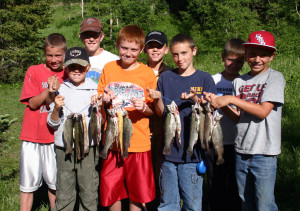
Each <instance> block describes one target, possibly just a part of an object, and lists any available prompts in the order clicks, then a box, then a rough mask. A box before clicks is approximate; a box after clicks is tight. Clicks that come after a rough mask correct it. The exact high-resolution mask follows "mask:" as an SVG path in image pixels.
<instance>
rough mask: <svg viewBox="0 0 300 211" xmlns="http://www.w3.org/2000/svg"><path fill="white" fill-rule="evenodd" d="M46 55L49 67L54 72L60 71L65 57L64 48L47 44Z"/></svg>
mask: <svg viewBox="0 0 300 211" xmlns="http://www.w3.org/2000/svg"><path fill="white" fill-rule="evenodd" d="M45 55H46V66H47V68H48V69H50V70H51V71H54V72H60V71H61V70H62V64H63V62H64V59H65V51H64V49H62V48H59V47H50V46H47V47H46V48H45Z"/></svg>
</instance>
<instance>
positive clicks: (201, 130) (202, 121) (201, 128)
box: [199, 106, 206, 149]
mask: <svg viewBox="0 0 300 211" xmlns="http://www.w3.org/2000/svg"><path fill="white" fill-rule="evenodd" d="M204 124H205V114H204V110H203V108H202V107H201V106H199V138H200V143H201V147H202V149H206V146H205V144H204Z"/></svg>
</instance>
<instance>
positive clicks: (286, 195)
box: [0, 5, 300, 211]
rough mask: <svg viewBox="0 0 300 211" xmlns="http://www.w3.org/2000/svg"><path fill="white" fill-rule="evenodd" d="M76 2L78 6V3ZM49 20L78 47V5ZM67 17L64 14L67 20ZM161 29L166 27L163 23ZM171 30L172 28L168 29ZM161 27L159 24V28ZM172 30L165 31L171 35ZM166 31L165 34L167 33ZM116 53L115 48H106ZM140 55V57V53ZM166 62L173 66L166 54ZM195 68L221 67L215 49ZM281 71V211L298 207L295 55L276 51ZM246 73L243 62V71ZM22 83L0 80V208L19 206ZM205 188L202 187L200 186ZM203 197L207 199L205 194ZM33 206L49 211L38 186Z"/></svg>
mask: <svg viewBox="0 0 300 211" xmlns="http://www.w3.org/2000/svg"><path fill="white" fill-rule="evenodd" d="M77 6H78V5H77ZM57 7H58V8H57V10H56V12H55V14H54V15H53V17H55V18H54V19H53V22H52V24H51V26H49V28H47V29H45V30H43V31H42V33H43V34H45V36H46V35H48V34H49V33H52V32H59V33H62V34H64V35H65V36H66V38H67V41H68V44H69V47H72V46H76V45H81V43H80V40H79V38H78V31H79V26H80V22H81V20H82V19H81V18H80V17H79V18H78V16H80V12H79V11H80V8H73V7H72V8H71V12H69V14H70V15H66V14H65V16H64V18H63V16H62V15H58V14H60V13H64V11H63V7H61V6H57ZM66 17H67V18H66ZM165 27H166V26H165ZM169 28H172V27H169ZM160 30H163V28H160ZM175 33H176V31H173V32H170V35H174V34H175ZM168 35H169V34H168ZM109 50H111V51H113V52H115V53H116V50H115V49H114V48H111V49H109ZM142 57H144V55H143V56H142ZM166 62H167V64H169V65H171V66H174V65H173V64H172V59H171V56H170V54H169V55H167V58H166ZM194 65H195V67H196V68H197V69H200V70H204V71H207V72H209V73H211V74H215V73H217V72H220V71H222V69H223V64H222V62H221V49H220V52H210V53H202V52H201V51H199V53H198V54H197V56H196V57H195V59H194ZM270 66H271V67H272V68H274V69H276V70H279V71H281V72H282V73H283V74H284V76H285V79H286V81H287V84H286V89H285V105H284V107H283V117H282V153H281V154H280V155H279V159H278V171H277V181H276V187H275V195H276V202H277V204H278V206H279V209H280V210H282V211H293V210H299V207H300V200H299V199H300V142H299V140H300V130H299V128H300V118H299V117H300V106H299V102H300V72H299V70H300V59H299V58H296V57H293V56H287V55H280V54H279V55H277V56H276V57H275V60H274V61H273V62H272V63H271V65H270ZM247 71H249V68H248V67H247V65H245V67H244V68H243V70H242V73H246V72H247ZM21 89H22V84H21V83H20V84H11V85H7V84H0V115H1V114H9V115H10V119H13V118H18V121H17V122H15V123H14V124H13V125H12V126H11V128H10V129H9V130H8V131H7V133H5V134H2V135H1V136H0V211H1V210H3V211H4V210H19V194H20V192H19V154H20V144H21V141H20V140H19V138H18V137H19V134H20V130H21V126H22V121H23V113H24V109H25V106H24V105H22V104H21V103H20V102H19V99H20V93H21ZM204 188H205V185H204ZM204 198H207V197H205V196H204ZM33 210H48V204H47V200H46V193H45V191H44V190H43V189H42V190H41V191H39V192H38V193H37V194H35V201H34V208H33Z"/></svg>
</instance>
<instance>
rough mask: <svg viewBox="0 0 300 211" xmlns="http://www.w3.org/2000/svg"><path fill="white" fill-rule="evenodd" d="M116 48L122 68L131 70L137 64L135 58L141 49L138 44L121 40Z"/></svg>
mask: <svg viewBox="0 0 300 211" xmlns="http://www.w3.org/2000/svg"><path fill="white" fill-rule="evenodd" d="M117 48H118V50H119V56H120V60H121V66H122V68H123V69H125V70H132V69H135V68H136V67H137V66H138V65H139V64H138V63H137V61H136V60H137V58H138V56H139V54H140V53H141V52H142V51H143V48H141V47H140V44H138V43H136V42H129V41H126V40H121V41H120V44H119V45H118V46H117Z"/></svg>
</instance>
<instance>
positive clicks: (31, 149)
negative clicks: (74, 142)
mask: <svg viewBox="0 0 300 211" xmlns="http://www.w3.org/2000/svg"><path fill="white" fill-rule="evenodd" d="M42 179H43V180H44V181H45V182H46V183H47V185H48V187H49V188H50V189H53V190H55V189H56V187H55V183H56V158H55V152H54V143H51V144H40V143H34V142H29V141H22V145H21V155H20V190H21V191H22V192H34V191H36V190H37V189H38V188H39V187H40V186H41V185H42Z"/></svg>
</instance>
